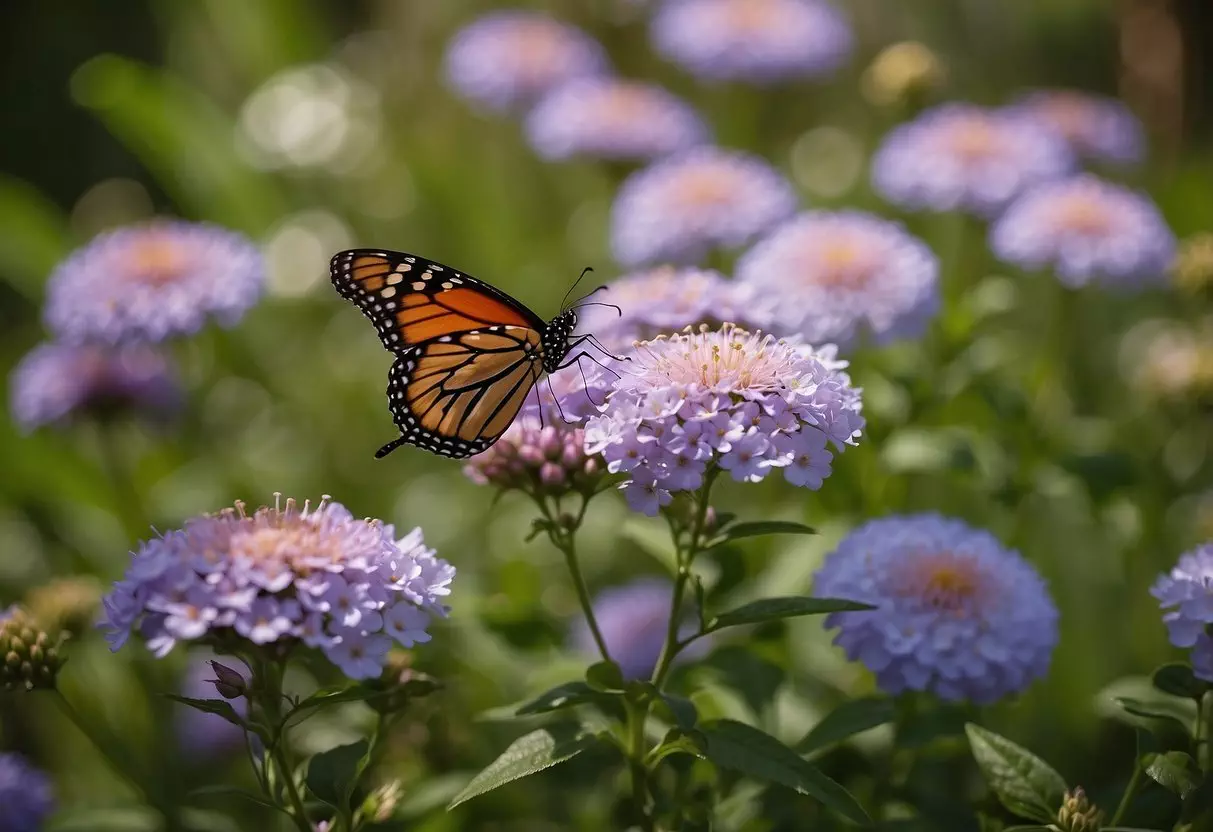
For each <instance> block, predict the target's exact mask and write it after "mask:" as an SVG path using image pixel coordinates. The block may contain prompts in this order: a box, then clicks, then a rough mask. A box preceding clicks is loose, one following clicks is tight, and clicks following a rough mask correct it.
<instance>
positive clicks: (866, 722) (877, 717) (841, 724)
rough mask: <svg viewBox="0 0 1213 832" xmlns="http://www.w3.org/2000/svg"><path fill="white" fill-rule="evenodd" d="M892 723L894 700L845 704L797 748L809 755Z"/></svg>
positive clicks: (874, 698) (872, 698) (871, 698)
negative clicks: (871, 729) (870, 729)
mask: <svg viewBox="0 0 1213 832" xmlns="http://www.w3.org/2000/svg"><path fill="white" fill-rule="evenodd" d="M892 721H893V700H892V699H888V698H886V697H883V696H869V697H864V698H861V699H852V700H850V701H849V702H844V703H842V704H841V705H839V706H838V707H837V708H835V709H834V710H832V711H830V713H828V714H826V715H825V717H824V718H823V719H822V720H821V721H820V722H818V723H817V724H816V725H814V726H813V728H812V730H810V731H809V733H807V734H805V737H804V739H802V740H801V741H800V742H799V743H797V745H796V750H797V751H798V752H800V753H801V754H809V753H811V752H813V751H818V750H820V749H822V748H825V747H826V746H827V745H833V744H834V743H836V742H841V741H842V740H845V739H847V738H848V737H852V736H854V735H855V734H859V733H862V732H864V731H867V730H868V729H869V728H875V727H876V726H878V725H884V724H886V723H888V722H892Z"/></svg>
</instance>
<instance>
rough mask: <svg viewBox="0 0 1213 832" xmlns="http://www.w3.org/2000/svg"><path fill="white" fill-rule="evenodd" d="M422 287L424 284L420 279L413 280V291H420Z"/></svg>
mask: <svg viewBox="0 0 1213 832" xmlns="http://www.w3.org/2000/svg"><path fill="white" fill-rule="evenodd" d="M424 288H425V284H424V283H422V282H421V281H420V280H414V281H413V291H414V292H420V291H421V290H422V289H424Z"/></svg>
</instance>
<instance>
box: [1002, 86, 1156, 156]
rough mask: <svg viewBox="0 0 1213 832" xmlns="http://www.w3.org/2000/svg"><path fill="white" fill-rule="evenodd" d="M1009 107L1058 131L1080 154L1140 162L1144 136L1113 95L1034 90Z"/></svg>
mask: <svg viewBox="0 0 1213 832" xmlns="http://www.w3.org/2000/svg"><path fill="white" fill-rule="evenodd" d="M1012 109H1013V110H1015V111H1017V112H1021V113H1023V114H1025V115H1027V116H1029V117H1030V118H1034V119H1037V120H1039V121H1040V122H1041V123H1042V124H1044V125H1046V126H1047V127H1049V128H1050V129H1052V130H1054V131H1056V132H1057V133H1059V134H1061V136H1062V137H1064V138H1065V140H1066V141H1067V142H1069V144H1070V147H1071V148H1072V149H1073V150H1074V152H1075V153H1076V154H1077V155H1079V156H1085V157H1086V158H1088V159H1098V160H1100V161H1105V162H1118V163H1125V162H1139V161H1141V159H1142V157H1143V156H1144V155H1145V152H1146V139H1145V134H1144V131H1143V130H1142V126H1141V122H1140V121H1139V120H1138V119H1137V116H1135V115H1133V113H1132V112H1131V111H1130V110H1129V108H1128V107H1126V106H1125V105H1124V103H1123V102H1121V101H1118V100H1117V99H1115V98H1106V97H1104V96H1099V95H1091V94H1090V93H1085V92H1079V91H1077V90H1037V91H1036V92H1032V93H1029V94H1028V95H1026V96H1024V97H1023V98H1022V99H1021V100H1020V101H1019V102H1018V103H1017V104H1015V105H1013V106H1012Z"/></svg>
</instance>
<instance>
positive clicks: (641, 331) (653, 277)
mask: <svg viewBox="0 0 1213 832" xmlns="http://www.w3.org/2000/svg"><path fill="white" fill-rule="evenodd" d="M594 300H595V301H600V302H602V303H610V304H614V305H615V306H618V307H619V310H620V312H619V313H616V311H615V310H614V309H608V308H606V307H600V306H591V307H587V308H586V309H585V311H584V312H582V313H581V325H582V326H583V327H584V330H585V331H586V332H592V333H594V336H595V337H596V338H598V339H599V340H601V341H602V342H603V343H604V344H606V345H608V346H610V347H611V348H613V349H624V348H626V347H628V346H629V345H631V344H632V342H633V341H647V340H650V339H652V338H656V337H657V336H658V335H661V334H663V333H664V334H673V333H676V332H681V331H682V330H683V329H685V328H686V327H688V326H698V325H699V324H708V325H709V326H711V327H712V328H713V329H715V328H717V327H719V326H720V325H721V324H724V323H730V322H731V323H735V324H737V325H738V326H741V327H743V328H745V329H765V328H767V325H768V323H769V322H770V321H771V319H772V312H771V310H772V309H773V308H774V306H775V305H776V303H777V302H778V300H777V299H774V298H772V299H770V300H769V301H768V302H764V301H763V300H762V299H761V298H759V297H757V293H756V292H754V291H753V287H751V286H749V285H746V284H742V283H738V282H736V281H732V280H727V279H725V278H724V277H722V276H721V275H720V273H719V272H715V271H712V270H710V269H696V268H678V267H675V266H657V267H654V268H651V269H646V270H644V271H640V272H634V273H632V274H627V275H624V276H623V277H620V278H619V279H617V280H615V281H612V282H611V283H609V284H607V288H606V291H604V292H602V293H601V294H597V295H595V296H594Z"/></svg>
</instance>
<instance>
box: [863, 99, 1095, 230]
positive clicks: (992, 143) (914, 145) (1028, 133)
mask: <svg viewBox="0 0 1213 832" xmlns="http://www.w3.org/2000/svg"><path fill="white" fill-rule="evenodd" d="M1073 167H1074V156H1073V154H1072V153H1071V151H1070V148H1069V147H1068V146H1067V144H1066V142H1065V140H1064V139H1062V138H1061V137H1060V136H1059V135H1058V134H1057V133H1055V132H1054V131H1052V130H1050V129H1049V128H1047V127H1044V126H1042V125H1041V124H1040V122H1039V121H1037V120H1035V119H1031V118H1027V117H1026V116H1023V115H1021V114H1015V113H1013V112H1008V111H1005V110H988V109H985V108H982V107H976V106H973V105H970V104H944V105H942V106H939V107H935V108H934V109H931V110H927V111H926V112H924V113H923V114H922V115H920V116H919V117H918V118H917V119H915V120H914V121H911V122H908V123H906V124H903V125H901V126H900V127H897V128H895V129H894V130H893V131H892V132H891V133H889V135H888V136H886V137H885V139H884V141H883V142H882V144H881V146H880V148H879V150H877V152H876V156H875V158H874V159H873V161H872V185H873V187H874V188H875V189H876V191H877V192H878V193H879V194H880V195H881V196H883V197H884V198H885V199H887V200H888V201H889V202H891V203H893V204H894V205H899V206H901V207H903V208H908V209H911V210H924V209H925V210H928V211H957V210H960V211H968V212H970V213H974V214H978V215H980V216H984V217H991V216H994V215H996V214H997V213H998V212H999V211H1000V210H1001V209H1002V208H1003V207H1004V206H1005V205H1006V204H1007V203H1008V202H1010V201H1011V200H1012V199H1013V198H1014V197H1015V196H1016V195H1018V194H1019V193H1020V192H1021V191H1023V189H1024V188H1026V187H1027V186H1029V185H1031V184H1034V183H1036V182H1040V181H1043V180H1047V179H1053V178H1056V177H1058V176H1062V175H1064V174H1066V173H1068V172H1069V171H1070V170H1071V169H1072V168H1073Z"/></svg>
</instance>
